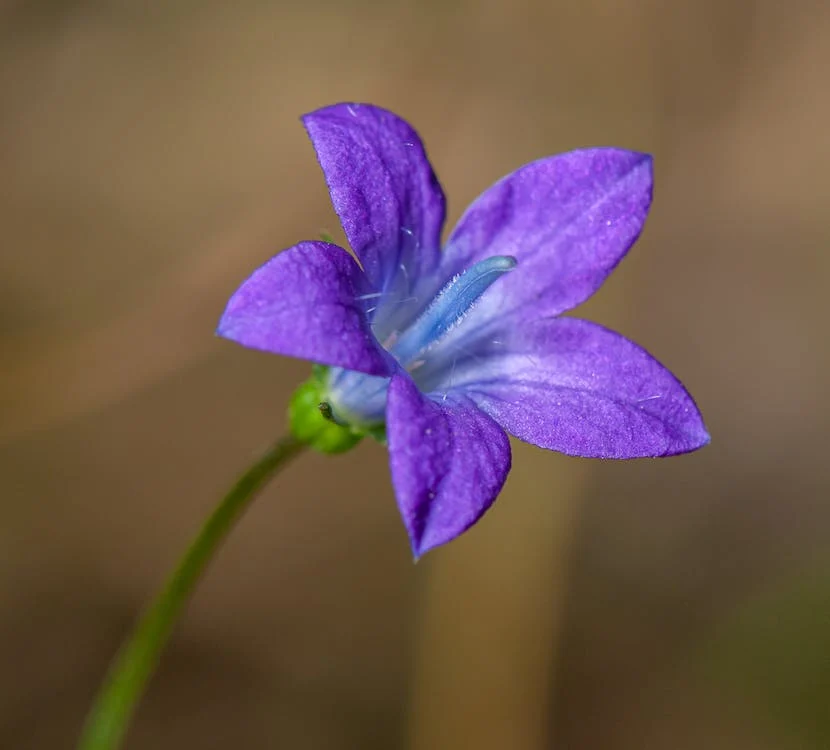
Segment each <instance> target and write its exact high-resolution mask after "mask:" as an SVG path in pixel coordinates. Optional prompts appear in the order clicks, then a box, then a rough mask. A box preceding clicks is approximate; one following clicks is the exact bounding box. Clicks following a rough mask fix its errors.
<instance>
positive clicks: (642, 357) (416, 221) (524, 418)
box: [218, 104, 709, 556]
mask: <svg viewBox="0 0 830 750" xmlns="http://www.w3.org/2000/svg"><path fill="white" fill-rule="evenodd" d="M303 123H304V125H305V127H306V130H307V131H308V134H309V136H310V138H311V142H312V144H313V146H314V149H315V150H316V152H317V158H318V160H319V162H320V165H321V167H322V169H323V174H324V176H325V179H326V183H327V184H328V188H329V191H330V193H331V199H332V202H333V204H334V208H335V210H336V211H337V214H338V216H339V217H340V220H341V222H342V225H343V229H344V231H345V234H346V237H347V238H348V241H349V244H350V245H351V249H352V250H353V251H354V254H355V256H357V261H355V259H354V258H353V257H352V256H351V255H350V254H349V253H348V252H347V251H346V250H344V249H343V248H341V247H338V246H337V245H334V244H331V243H329V242H321V241H310V242H301V243H300V244H299V245H296V246H295V247H292V248H290V249H288V250H285V251H284V252H282V253H280V254H278V255H277V256H276V257H274V258H272V259H271V260H270V261H268V262H267V263H266V264H265V265H264V266H262V267H261V268H260V269H259V270H257V271H256V272H254V274H253V275H252V276H251V277H250V278H249V279H248V280H247V281H245V282H244V283H243V284H242V286H241V287H240V288H239V290H238V291H237V292H236V293H235V294H234V295H233V297H232V298H231V300H230V302H229V303H228V306H227V309H226V310H225V313H224V315H223V316H222V319H221V321H220V324H219V328H218V333H219V334H220V335H222V336H225V337H226V338H229V339H232V340H233V341H236V342H238V343H240V344H242V345H244V346H247V347H252V348H255V349H261V350H264V351H267V352H273V353H275V354H283V355H288V356H292V357H301V358H304V359H308V360H312V361H313V362H315V363H318V364H320V365H326V366H327V367H326V368H325V369H324V370H323V371H322V375H321V376H320V380H319V383H318V384H317V385H316V386H315V389H316V390H314V391H313V392H312V394H311V399H312V400H313V401H315V402H319V403H320V404H321V408H322V409H323V411H324V414H325V416H326V417H328V418H329V419H331V420H332V422H333V423H334V424H335V425H340V426H346V428H347V429H348V430H350V431H351V434H355V435H357V434H359V433H361V432H364V431H365V432H372V431H377V430H378V429H382V428H383V427H384V426H385V435H386V439H387V442H388V448H389V462H390V467H391V474H392V482H393V484H394V487H395V493H396V496H397V501H398V506H399V508H400V512H401V515H402V516H403V521H404V524H405V526H406V530H407V532H408V534H409V537H410V541H411V543H412V548H413V551H414V553H415V555H416V556H418V555H421V554H423V553H424V552H425V551H426V550H429V549H431V548H433V547H435V546H437V545H440V544H443V543H445V542H447V541H449V540H451V539H453V538H455V537H456V536H458V535H459V534H461V533H462V532H463V531H465V530H466V529H468V528H469V527H470V526H471V525H472V524H474V523H475V522H476V521H477V520H478V519H479V518H480V517H481V515H482V514H483V513H484V512H485V511H486V510H487V509H488V508H489V507H490V505H491V504H492V503H493V501H494V500H495V498H496V496H497V495H498V493H499V491H500V490H501V488H502V485H503V484H504V481H505V479H506V477H507V473H508V471H509V469H510V463H511V456H510V444H509V442H508V437H507V433H510V434H512V435H514V436H516V437H517V438H519V439H520V440H524V441H527V442H529V443H533V444H535V445H538V446H540V447H542V448H548V449H550V450H555V451H560V452H562V453H566V454H569V455H572V456H588V457H600V458H635V457H643V456H669V455H673V454H678V453H684V452H687V451H692V450H695V449H696V448H700V447H701V446H702V445H704V444H706V443H707V442H708V440H709V436H708V435H707V432H706V429H705V427H704V425H703V420H702V418H701V415H700V412H699V411H698V409H697V407H696V406H695V403H694V401H693V400H692V398H691V396H690V395H689V393H688V392H687V391H686V390H685V388H684V387H683V385H682V384H681V383H680V382H679V381H678V380H677V378H675V377H674V375H672V374H671V373H670V372H669V371H668V370H667V369H666V368H665V367H663V366H662V365H661V364H660V363H659V362H657V361H656V360H655V359H654V358H653V357H651V356H650V355H649V354H648V353H647V352H646V351H644V350H643V349H641V348H640V347H639V346H637V345H636V344H634V343H632V342H631V341H629V340H628V339H626V338H624V337H623V336H621V335H619V334H617V333H614V332H612V331H610V330H608V329H606V328H602V327H600V326H598V325H596V324H594V323H590V322H588V321H585V320H579V319H577V318H572V317H560V314H561V313H563V312H565V311H567V310H570V309H571V308H573V307H575V306H576V305H578V304H580V303H581V302H583V301H584V300H586V299H587V298H588V297H590V296H591V295H592V294H593V293H594V292H595V291H596V290H597V289H598V288H599V287H600V286H601V285H602V283H603V281H604V280H605V278H606V277H607V276H608V274H609V273H610V272H611V271H612V270H613V269H614V267H615V266H616V265H617V263H619V262H620V260H621V259H622V258H623V256H624V255H625V254H626V252H627V251H628V249H629V248H630V247H631V245H632V244H633V243H634V241H635V240H636V239H637V237H638V236H639V234H640V232H641V230H642V228H643V224H644V222H645V219H646V215H647V213H648V210H649V205H650V203H651V193H652V163H651V158H650V157H649V156H648V155H646V154H641V153H636V152H633V151H626V150H622V149H617V148H593V149H584V150H579V151H572V152H570V153H565V154H560V155H558V156H552V157H548V158H544V159H540V160H539V161H536V162H533V163H531V164H528V165H526V166H523V167H521V168H520V169H518V170H516V171H515V172H513V173H512V174H510V175H508V176H507V177H504V178H503V179H501V180H499V181H498V182H497V183H496V184H495V185H493V186H492V187H490V188H489V189H488V190H486V191H485V192H484V193H483V194H482V195H481V196H479V198H477V199H476V200H475V201H474V202H473V203H472V205H471V206H470V207H469V208H468V209H467V210H466V212H465V213H464V214H463V216H462V217H461V220H460V221H459V222H458V225H457V226H456V227H455V229H453V230H452V232H451V233H450V234H449V237H448V239H447V240H446V242H444V243H443V249H442V242H441V232H442V228H443V225H444V215H445V200H444V193H443V191H442V189H441V186H440V184H439V182H438V180H437V178H436V176H435V174H434V172H433V170H432V167H431V166H430V163H429V161H428V159H427V156H426V153H425V151H424V146H423V144H422V143H421V140H420V138H419V137H418V134H417V133H416V132H415V130H413V128H412V127H411V126H410V125H409V124H408V123H407V122H405V121H404V120H402V119H401V118H399V117H397V116H396V115H394V114H392V113H391V112H388V111H386V110H383V109H380V108H378V107H374V106H371V105H367V104H360V105H359V104H338V105H334V106H331V107H326V108H324V109H320V110H317V111H315V112H312V113H311V114H308V115H305V116H304V117H303ZM315 405H316V403H315Z"/></svg>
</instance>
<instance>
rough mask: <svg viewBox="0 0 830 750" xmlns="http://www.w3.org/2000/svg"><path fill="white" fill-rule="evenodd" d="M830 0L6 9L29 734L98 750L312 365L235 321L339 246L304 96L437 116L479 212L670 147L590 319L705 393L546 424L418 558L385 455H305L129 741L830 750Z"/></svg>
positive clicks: (439, 150)
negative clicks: (278, 279) (501, 485)
mask: <svg viewBox="0 0 830 750" xmlns="http://www.w3.org/2000/svg"><path fill="white" fill-rule="evenodd" d="M828 39H830V5H828V4H827V3H820V2H817V1H811V0H796V2H793V3H789V4H785V3H781V2H778V0H726V1H724V0H682V1H680V2H663V1H662V0H617V1H616V2H612V1H611V0H480V1H478V2H474V1H473V0H441V2H439V1H438V0H422V1H421V2H416V1H415V0H410V1H408V2H385V3H380V2H369V1H366V0H364V1H363V2H361V1H359V0H349V1H346V2H343V1H341V2H334V0H306V1H305V2H303V3H294V2H291V3H289V2H265V1H264V0H259V1H258V0H238V1H237V2H235V3H226V2H218V0H217V1H215V2H194V1H190V0H168V1H166V2H163V1H159V2H139V3H136V2H125V1H123V0H17V1H16V2H15V1H14V0H12V1H11V2H9V0H5V1H2V0H0V164H2V181H0V227H2V230H1V232H2V233H1V234H0V237H1V238H2V239H0V476H2V493H0V511H1V512H2V519H3V520H2V522H0V665H2V666H1V667H0V748H4V749H5V748H9V749H10V750H29V749H37V750H42V749H44V748H59V749H60V748H70V747H72V744H73V742H74V739H75V738H76V736H77V733H78V731H79V728H80V725H81V722H82V720H83V716H84V712H85V710H86V708H87V707H88V705H89V702H90V700H91V698H92V695H93V693H94V690H95V688H96V686H97V685H98V683H99V680H100V679H101V676H102V674H103V672H104V670H105V668H106V665H107V663H108V661H109V659H110V657H111V656H112V654H113V653H114V651H115V649H116V648H117V646H118V643H119V642H120V640H121V639H122V638H123V636H124V635H125V634H126V633H127V631H128V628H129V626H130V624H131V622H132V621H133V619H134V617H135V616H136V613H137V611H138V610H139V608H140V607H141V606H142V604H143V603H144V602H146V601H147V599H148V598H149V597H150V596H151V595H152V594H153V593H154V591H155V590H156V589H157V587H158V586H159V584H160V582H161V580H162V578H163V576H164V575H165V573H166V571H167V570H168V569H169V568H170V567H171V565H172V564H173V563H174V561H175V560H176V559H177V557H178V556H179V554H180V553H181V551H182V549H183V546H184V544H185V543H186V541H187V540H188V539H189V537H190V536H191V534H192V533H193V532H194V531H195V529H196V528H197V527H198V526H199V525H200V523H201V521H202V519H203V518H204V517H205V515H206V514H207V512H208V511H209V509H210V508H211V507H212V506H213V504H214V503H215V502H216V501H217V499H218V497H219V495H220V494H221V493H222V492H223V491H224V490H225V488H226V487H227V485H228V483H229V482H230V481H231V480H232V479H233V477H234V476H235V474H236V473H237V472H238V471H239V470H241V469H242V468H243V467H244V466H245V465H246V463H247V462H249V461H250V460H251V458H252V457H253V456H254V455H256V454H257V453H258V452H259V451H261V450H262V449H263V448H264V447H265V446H266V445H267V444H268V443H269V442H270V441H271V440H272V439H274V438H275V437H276V436H278V435H279V434H280V433H281V432H282V430H283V426H284V416H283V415H284V409H285V406H286V403H287V399H288V397H289V395H290V393H291V392H292V390H293V388H294V387H295V386H296V384H297V383H299V382H300V380H302V379H304V378H305V377H306V374H307V366H306V365H305V364H303V363H300V362H296V361H291V360H287V359H281V358H278V357H269V356H266V355H263V354H259V353H256V352H252V351H247V350H243V349H241V348H238V347H235V346H233V345H231V344H230V343H228V342H226V341H222V340H219V339H216V338H214V336H213V329H214V326H215V322H216V320H217V317H218V315H219V314H220V312H221V311H222V309H223V306H224V304H225V301H226V300H227V298H228V296H229V295H230V293H231V292H232V291H233V290H234V289H235V288H236V286H237V285H238V284H239V282H240V281H241V280H242V279H243V278H244V277H245V276H246V275H247V274H248V273H249V272H250V271H251V270H252V269H253V268H254V267H255V266H256V265H259V264H260V263H262V262H263V261H264V260H266V259H267V258H268V257H270V256H271V255H272V254H273V253H275V252H276V251H278V250H280V249H282V248H284V247H287V246H290V245H292V244H294V243H295V242H297V241H299V240H301V239H305V238H313V237H316V236H317V235H318V234H319V232H320V231H321V230H326V231H329V232H332V233H334V234H335V236H337V237H341V236H342V235H341V234H340V233H339V231H340V230H339V227H338V225H337V220H336V217H335V216H334V214H333V212H332V210H331V207H330V205H329V201H328V194H327V192H326V189H325V185H324V182H323V179H322V176H321V174H320V172H319V169H318V167H317V164H316V161H315V158H314V154H313V151H312V149H311V146H310V144H309V143H308V142H307V139H306V136H305V134H304V132H303V129H302V127H301V126H300V123H299V120H298V117H299V115H300V114H301V113H303V112H306V111H308V110H311V109H314V108H316V107H318V106H322V105H325V104H329V103H333V102H337V101H342V100H358V101H360V100H363V101H370V102H373V103H377V104H381V105H384V106H386V107H389V108H391V109H393V110H395V111H397V112H399V113H400V114H402V115H404V116H405V117H407V118H408V119H410V120H411V121H412V122H413V123H414V124H415V125H416V127H417V128H418V129H419V130H420V132H421V134H422V136H423V138H424V140H425V142H426V144H427V147H428V149H429V152H430V156H431V158H432V160H433V163H434V164H435V167H436V170H437V171H438V174H439V176H440V177H441V179H442V182H443V184H444V187H445V190H446V192H447V194H448V197H449V202H450V217H449V218H450V222H451V223H452V222H453V221H454V220H455V219H456V218H457V217H458V216H459V214H460V212H461V211H462V210H463V208H464V207H465V206H466V205H467V203H468V202H469V201H470V200H472V199H473V198H474V197H475V196H476V195H477V194H478V193H479V192H480V191H482V190H483V189H484V188H485V187H487V186H488V185H489V184H490V183H491V182H493V181H494V180H495V179H496V178H498V177H500V176H502V175H503V174H505V173H507V172H509V171H512V170H513V169H515V168H516V167H517V166H519V165H521V164H523V163H525V162H527V161H530V160H532V159H535V158H538V157H540V156H542V155H546V154H551V153H556V152H560V151H566V150H569V149H572V148H576V147H581V146H588V145H617V146H623V147H628V148H633V149H639V150H643V151H650V152H652V153H654V155H655V159H656V181H657V187H656V196H655V198H656V199H655V203H654V206H653V209H652V213H651V218H650V219H649V223H648V226H647V228H646V231H645V233H644V235H643V237H642V238H641V240H640V241H639V243H638V244H637V245H636V247H635V248H634V250H633V251H632V252H631V254H630V255H629V257H628V259H627V260H626V261H625V262H624V263H623V264H622V265H621V266H620V268H619V269H618V270H617V271H616V272H615V274H614V275H613V277H612V278H611V279H610V280H609V282H608V283H607V284H606V286H605V287H604V288H603V290H602V291H601V292H600V293H599V294H598V295H597V296H596V297H594V298H593V299H592V300H591V301H590V302H589V303H588V304H587V305H585V306H584V307H583V308H582V309H580V310H579V313H578V314H579V315H581V316H582V317H588V318H591V319H594V320H597V321H599V322H602V323H604V324H606V325H608V326H610V327H613V328H616V329H618V330H620V331H622V332H624V333H625V334H626V335H628V336H629V337H631V338H633V339H635V340H636V341H638V342H639V343H641V344H643V345H644V346H646V347H647V348H648V349H650V350H651V351H652V352H654V353H655V354H656V355H657V356H658V357H659V358H660V359H661V360H662V361H663V362H665V363H666V364H667V365H668V366H670V367H671V368H672V369H673V370H674V371H675V372H676V373H678V374H679V375H680V377H681V378H682V379H683V380H684V382H685V383H686V385H687V386H688V387H689V389H690V390H691V392H692V393H693V394H694V395H695V397H696V399H697V400H698V402H699V404H700V405H701V408H702V410H703V412H704V415H705V417H706V418H707V422H708V426H709V428H710V431H711V433H712V436H713V441H712V444H711V445H710V446H709V447H708V448H706V449H705V450H703V451H701V452H699V453H697V454H693V455H689V456H685V457H680V458H675V459H668V460H662V461H648V460H644V461H635V462H623V463H615V462H601V461H583V460H578V459H572V458H566V457H564V456H560V455H557V454H549V453H545V452H543V451H540V450H536V449H533V448H530V447H528V446H522V445H516V446H515V456H514V465H515V467H516V469H515V470H514V472H513V473H512V475H511V478H510V480H509V483H508V486H507V488H506V490H505V491H504V493H503V495H502V496H501V498H500V500H499V502H498V503H497V504H496V506H495V507H494V509H493V510H492V511H491V512H490V513H489V514H488V515H487V517H486V518H485V519H484V520H483V521H482V522H481V523H480V524H479V525H478V526H477V527H476V528H475V529H474V530H473V531H471V532H470V533H469V534H467V535H466V536H464V537H463V538H462V539H460V540H458V541H457V542H455V543H453V544H452V545H450V546H448V547H446V548H442V549H439V550H437V551H436V552H434V553H431V554H429V555H428V556H427V557H426V558H425V559H424V560H423V561H422V562H420V563H419V564H418V565H417V566H414V565H413V564H412V560H411V557H410V553H409V548H408V544H407V541H406V538H405V535H404V531H403V527H402V525H401V523H400V521H399V519H398V516H397V511H396V508H395V504H394V499H393V495H392V490H391V486H390V483H389V479H388V473H387V467H386V456H385V453H384V451H383V450H382V449H381V448H380V447H379V446H377V445H375V444H372V443H371V441H367V442H366V443H365V444H363V445H361V446H360V447H359V448H358V449H357V450H355V451H354V452H352V453H350V454H347V455H345V456H342V457H337V458H326V457H321V456H316V455H305V456H303V457H301V458H300V459H299V460H298V461H297V462H296V463H294V464H293V465H292V466H291V467H290V469H289V470H288V471H287V472H286V473H285V474H284V475H283V476H281V477H280V478H279V479H278V481H276V482H274V483H273V484H272V485H271V486H270V487H269V488H268V489H267V491H266V492H265V493H264V494H263V495H262V496H261V497H260V498H259V500H258V502H257V503H256V504H255V506H254V507H253V509H252V510H251V512H250V513H249V514H248V515H247V517H246V518H245V519H244V520H243V522H242V524H241V525H240V526H239V528H238V529H237V530H236V531H235V533H234V534H233V535H232V538H231V539H230V541H229V543H228V544H227V545H226V546H225V547H224V549H223V550H222V553H221V554H220V555H219V557H218V559H217V560H216V561H215V564H214V565H213V566H212V567H211V569H210V570H209V573H208V575H207V576H206V578H205V579H204V581H203V583H202V585H201V586H200V588H199V590H198V593H197V595H196V597H195V598H194V600H193V602H192V605H191V606H190V607H189V609H188V611H187V614H186V617H185V618H184V620H183V621H182V623H181V626H180V627H179V628H178V630H177V633H176V636H175V638H174V641H173V643H172V645H171V647H170V649H169V650H168V651H167V652H166V654H165V656H164V659H163V662H162V664H161V668H160V669H159V671H158V673H157V675H156V678H155V679H154V681H153V683H152V686H151V689H150V691H149V693H148V695H147V698H146V700H145V701H144V703H143V704H142V705H141V708H140V711H139V713H138V716H137V719H136V722H135V724H134V725H133V727H132V730H131V733H130V735H129V739H128V741H127V743H126V747H127V748H130V749H132V750H139V749H142V748H154V749H157V750H165V749H166V748H171V749H172V748H203V749H211V748H227V747H237V746H238V747H247V748H288V747H291V748H298V750H300V749H301V750H305V749H309V750H312V749H317V748H321V749H322V748H326V749H327V750H340V749H341V748H342V749H343V750H345V749H346V748H349V749H351V748H366V749H368V750H371V749H372V748H384V749H387V748H403V749H405V750H427V749H430V750H443V749H444V748H447V749H453V750H455V749H457V748H466V747H475V748H480V749H485V750H488V749H489V748H493V749H499V750H502V749H504V748H510V750H525V749H527V750H535V749H536V748H559V749H561V750H565V749H571V748H573V749H577V748H578V749H580V750H582V749H583V748H603V749H604V750H635V749H636V750H665V749H666V748H671V749H672V750H686V749H687V748H688V749H689V750H691V749H692V748H694V749H695V750H699V749H700V748H707V749H709V748H714V749H715V750H717V749H719V748H724V749H726V748H728V749H729V750H750V749H751V750H772V749H775V750H797V749H801V748H830V711H828V707H830V552H829V551H828V543H830V502H828V500H830V491H828V490H830V461H828V460H827V456H826V452H827V434H828V428H830V394H829V393H828V388H827V385H828V378H827V372H828V367H830V347H828V341H827V321H828V320H830V315H828V313H830V309H829V308H830V301H828V300H830V295H828V280H827V278H828V272H830V253H828V245H829V244H830V223H828V208H827V206H828V197H830V196H829V191H828V187H827V185H828V179H827V175H828V173H830V131H828V127H827V123H828V121H830V97H829V96H828V93H827V91H828V89H827V81H828V78H829V77H830V44H828Z"/></svg>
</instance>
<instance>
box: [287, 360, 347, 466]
mask: <svg viewBox="0 0 830 750" xmlns="http://www.w3.org/2000/svg"><path fill="white" fill-rule="evenodd" d="M315 369H316V368H315ZM321 380H322V378H321V377H320V372H318V371H315V373H314V375H313V376H312V377H311V379H309V380H307V381H306V382H305V383H303V384H302V385H301V386H300V387H299V388H298V389H297V390H296V391H294V395H293V396H292V397H291V403H290V404H289V406H288V423H289V426H290V428H291V434H292V435H294V437H295V438H297V440H301V441H302V442H303V443H305V444H306V445H308V446H310V447H311V448H314V449H316V450H318V451H320V452H321V453H344V452H345V451H347V450H349V449H350V448H353V447H354V446H355V445H357V443H359V442H360V440H361V439H362V437H363V434H362V433H361V432H358V431H357V430H355V429H353V428H352V427H349V426H348V425H342V424H338V423H337V422H334V421H332V420H331V417H330V413H331V412H330V409H328V410H327V408H326V407H327V406H328V405H327V404H326V402H325V398H324V397H323V391H322V383H321Z"/></svg>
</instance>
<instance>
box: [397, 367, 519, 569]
mask: <svg viewBox="0 0 830 750" xmlns="http://www.w3.org/2000/svg"><path fill="white" fill-rule="evenodd" d="M386 432H387V438H388V441H389V464H390V467H391V470H392V483H393V484H394V486H395V492H396V494H397V499H398V507H399V508H400V511H401V515H402V516H403V522H404V525H405V526H406V530H407V532H408V534H409V538H410V541H411V543H412V550H413V552H414V553H415V556H416V558H417V557H419V556H420V555H422V554H424V552H426V551H427V550H429V549H432V548H433V547H437V546H438V545H440V544H444V543H446V542H449V541H450V540H451V539H454V538H455V537H457V536H458V535H459V534H461V533H462V532H464V531H465V530H467V529H468V528H469V527H470V526H472V525H473V524H474V523H475V522H476V521H477V520H478V519H479V518H480V517H481V516H482V514H483V513H484V512H485V511H486V510H487V509H488V508H489V507H490V506H491V505H492V503H493V501H494V500H495V499H496V496H497V495H498V494H499V491H500V490H501V488H502V485H503V484H504V480H505V479H506V478H507V472H508V471H509V470H510V442H509V440H508V438H507V435H506V434H505V433H504V431H503V430H502V429H501V427H499V426H498V425H497V424H496V423H495V422H494V421H493V420H492V419H491V418H490V417H488V416H487V415H486V414H484V413H483V412H482V411H480V410H479V409H478V408H477V407H476V406H475V404H473V403H472V402H471V401H470V400H469V399H467V398H465V397H463V396H459V397H451V398H448V399H446V400H445V401H433V400H431V399H430V398H429V397H428V396H425V395H424V394H422V393H421V392H420V391H419V390H418V388H417V387H416V386H415V384H414V383H413V382H412V380H411V379H410V378H409V376H408V375H406V374H405V373H399V374H397V375H395V376H394V377H393V378H392V382H391V384H390V386H389V397H388V402H387V407H386Z"/></svg>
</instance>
